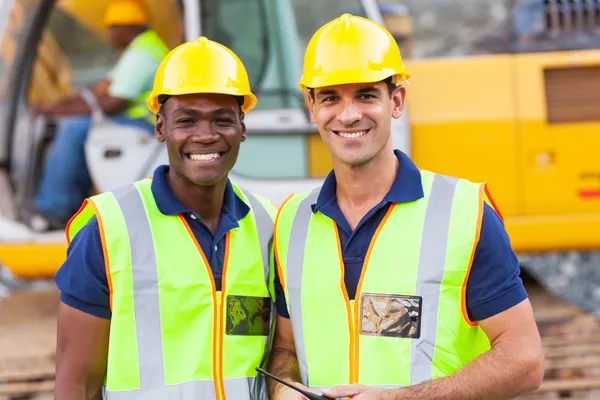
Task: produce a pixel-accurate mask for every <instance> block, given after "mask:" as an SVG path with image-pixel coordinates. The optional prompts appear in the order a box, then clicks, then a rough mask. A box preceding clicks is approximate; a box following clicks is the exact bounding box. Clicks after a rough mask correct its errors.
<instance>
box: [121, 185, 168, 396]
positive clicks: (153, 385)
mask: <svg viewBox="0 0 600 400" xmlns="http://www.w3.org/2000/svg"><path fill="white" fill-rule="evenodd" d="M114 195H115V198H116V199H117V202H118V203H119V206H120V207H121V211H122V213H123V218H124V219H125V224H126V226H127V231H128V233H129V243H130V246H131V269H132V279H133V302H134V314H135V326H136V327H137V345H138V358H139V359H138V363H139V368H140V390H141V391H143V392H152V391H153V390H154V389H159V388H164V387H165V366H164V359H163V352H162V349H163V345H162V330H161V325H160V305H159V295H158V271H157V267H156V256H155V252H154V241H153V238H152V231H151V229H150V223H149V222H148V217H147V216H146V211H145V207H144V203H143V202H142V198H141V196H140V194H139V192H138V190H137V188H136V186H134V185H128V186H125V187H124V188H121V189H118V190H116V191H115V192H114ZM140 293H144V297H143V298H141V297H140Z"/></svg>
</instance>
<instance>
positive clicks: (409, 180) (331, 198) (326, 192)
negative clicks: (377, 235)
mask: <svg viewBox="0 0 600 400" xmlns="http://www.w3.org/2000/svg"><path fill="white" fill-rule="evenodd" d="M394 154H395V155H396V157H397V158H398V162H399V164H400V167H399V168H398V173H397V174H396V179H394V182H393V183H392V186H391V187H390V190H389V192H388V193H387V194H386V195H385V197H384V199H383V202H384V203H409V202H411V201H416V200H419V199H420V198H422V197H423V196H424V194H423V183H422V181H421V171H420V170H419V168H417V166H416V165H415V163H414V162H413V161H412V160H411V159H410V157H408V156H407V155H406V154H404V153H403V152H402V151H400V150H394ZM335 192H336V179H335V172H334V171H333V170H332V171H331V172H330V173H329V175H327V178H325V181H324V182H323V186H322V187H321V191H320V192H319V196H318V197H317V202H316V203H314V204H313V205H312V210H313V212H315V213H316V212H317V211H319V209H320V208H321V207H323V206H324V205H326V204H329V203H336V202H337V196H336V194H335Z"/></svg>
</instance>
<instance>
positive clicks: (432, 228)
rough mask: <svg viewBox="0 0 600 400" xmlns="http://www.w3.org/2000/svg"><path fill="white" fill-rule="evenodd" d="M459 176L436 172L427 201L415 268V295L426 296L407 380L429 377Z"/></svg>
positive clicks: (417, 382)
mask: <svg viewBox="0 0 600 400" xmlns="http://www.w3.org/2000/svg"><path fill="white" fill-rule="evenodd" d="M457 183H458V179H456V178H451V177H446V176H441V175H435V177H434V178H433V183H432V186H431V191H430V193H429V197H428V201H427V209H426V211H425V221H424V226H423V233H422V235H423V237H422V240H421V249H420V255H419V269H418V271H417V284H416V293H415V294H416V295H417V296H423V297H425V296H426V297H427V299H429V300H430V301H428V302H425V301H424V302H423V308H422V310H421V332H422V335H421V337H420V338H419V339H416V340H414V341H413V342H412V343H411V365H410V384H411V385H416V384H419V383H422V382H425V381H429V380H431V374H432V373H431V369H432V364H431V362H432V360H433V352H434V350H435V340H436V333H437V323H438V322H437V321H438V308H439V298H440V284H441V282H442V278H443V277H444V267H445V261H446V247H447V244H448V231H449V229H450V214H451V212H452V203H453V200H454V192H455V190H456V185H457Z"/></svg>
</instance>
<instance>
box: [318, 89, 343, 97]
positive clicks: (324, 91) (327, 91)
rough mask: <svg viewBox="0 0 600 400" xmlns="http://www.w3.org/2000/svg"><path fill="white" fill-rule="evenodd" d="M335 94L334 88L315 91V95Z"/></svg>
mask: <svg viewBox="0 0 600 400" xmlns="http://www.w3.org/2000/svg"><path fill="white" fill-rule="evenodd" d="M336 94H338V93H337V91H336V90H334V89H325V90H322V91H320V92H319V93H317V97H326V96H333V95H336Z"/></svg>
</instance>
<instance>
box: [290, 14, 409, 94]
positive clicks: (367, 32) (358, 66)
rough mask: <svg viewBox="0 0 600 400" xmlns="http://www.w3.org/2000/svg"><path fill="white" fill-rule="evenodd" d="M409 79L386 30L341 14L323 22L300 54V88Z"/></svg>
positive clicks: (395, 44)
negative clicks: (301, 68)
mask: <svg viewBox="0 0 600 400" xmlns="http://www.w3.org/2000/svg"><path fill="white" fill-rule="evenodd" d="M389 77H394V82H396V83H399V82H400V81H402V80H406V79H408V78H409V74H408V72H407V70H406V67H405V66H404V63H403V61H402V56H401V55H400V49H399V48H398V44H397V43H396V41H395V40H394V38H393V36H392V35H391V34H390V32H388V30H387V29H385V28H384V27H382V26H381V25H379V24H377V23H376V22H373V21H371V20H369V19H366V18H362V17H357V16H354V15H351V14H344V15H342V16H341V17H338V18H336V19H334V20H332V21H330V22H328V23H327V24H325V25H323V26H322V27H321V28H320V29H319V30H318V31H317V32H316V33H315V34H314V35H313V37H312V38H311V40H310V42H309V43H308V46H307V47H306V52H305V53H304V71H303V73H302V77H301V78H300V82H299V86H300V88H301V89H306V88H317V87H323V86H332V85H342V84H345V83H362V82H378V81H382V80H384V79H386V78H389Z"/></svg>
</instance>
